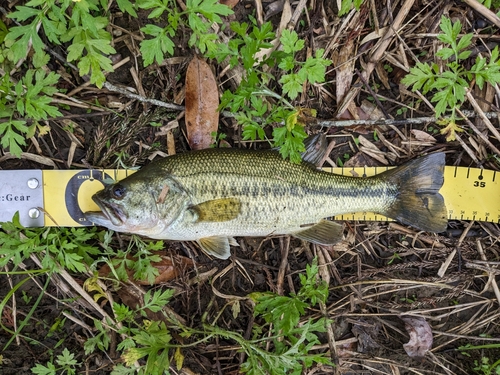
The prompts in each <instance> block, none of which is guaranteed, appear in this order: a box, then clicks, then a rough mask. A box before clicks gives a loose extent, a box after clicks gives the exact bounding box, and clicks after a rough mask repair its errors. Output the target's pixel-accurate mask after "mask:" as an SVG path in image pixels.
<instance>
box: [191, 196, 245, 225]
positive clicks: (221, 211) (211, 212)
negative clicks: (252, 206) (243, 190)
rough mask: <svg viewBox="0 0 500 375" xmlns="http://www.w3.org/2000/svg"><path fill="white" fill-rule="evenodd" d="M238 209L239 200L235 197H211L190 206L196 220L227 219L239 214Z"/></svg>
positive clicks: (213, 220) (214, 220)
mask: <svg viewBox="0 0 500 375" xmlns="http://www.w3.org/2000/svg"><path fill="white" fill-rule="evenodd" d="M240 209H241V202H240V200H239V199H236V198H221V199H213V200H210V201H206V202H203V203H200V204H197V205H196V206H192V207H191V210H193V211H194V212H196V214H197V216H198V220H197V221H198V222H201V221H206V222H222V221H229V220H232V219H234V218H236V217H237V216H238V215H239V214H240Z"/></svg>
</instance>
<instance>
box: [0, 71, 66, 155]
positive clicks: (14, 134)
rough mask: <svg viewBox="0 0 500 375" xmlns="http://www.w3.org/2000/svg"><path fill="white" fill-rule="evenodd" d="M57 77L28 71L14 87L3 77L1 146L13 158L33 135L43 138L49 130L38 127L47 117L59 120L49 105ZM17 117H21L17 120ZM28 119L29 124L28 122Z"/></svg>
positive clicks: (8, 79) (10, 81) (19, 153)
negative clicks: (36, 133) (12, 155)
mask: <svg viewBox="0 0 500 375" xmlns="http://www.w3.org/2000/svg"><path fill="white" fill-rule="evenodd" d="M58 80H59V74H56V73H54V72H50V73H49V74H47V73H45V71H44V70H42V69H29V70H28V71H27V72H26V74H25V75H24V77H23V78H22V79H21V80H20V81H19V82H17V83H15V81H14V80H13V79H12V78H11V77H10V76H9V74H5V75H4V76H3V77H2V78H1V80H0V139H1V141H0V144H1V145H2V147H4V148H9V150H10V152H11V153H12V154H14V155H16V156H20V155H21V151H22V150H21V146H24V145H26V141H25V139H26V138H30V137H33V136H34V135H35V132H36V131H38V132H39V134H42V135H43V134H45V133H46V132H47V131H48V127H47V126H45V125H42V124H41V123H40V121H41V120H47V119H48V118H49V117H57V116H61V113H60V112H59V110H58V109H57V107H55V106H53V105H51V104H50V102H51V100H52V99H51V97H52V96H53V95H54V94H55V93H56V92H57V88H56V87H55V86H54V85H55V84H56V83H57V81H58ZM19 116H20V117H19ZM28 119H29V120H28Z"/></svg>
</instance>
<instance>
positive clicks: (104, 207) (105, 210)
mask: <svg viewBox="0 0 500 375" xmlns="http://www.w3.org/2000/svg"><path fill="white" fill-rule="evenodd" d="M92 200H93V201H94V202H95V203H96V204H97V206H98V207H99V208H100V209H101V211H102V212H87V213H86V215H88V216H90V218H89V217H87V219H89V220H91V221H94V220H95V221H94V222H95V223H96V224H100V223H101V222H102V221H104V220H103V219H107V220H109V221H111V223H112V224H113V225H114V226H116V227H119V226H122V225H123V224H124V223H125V213H124V212H123V210H122V209H121V208H120V207H118V206H116V205H114V204H112V203H108V202H106V201H103V200H101V199H100V198H99V197H97V196H96V195H94V196H93V197H92Z"/></svg>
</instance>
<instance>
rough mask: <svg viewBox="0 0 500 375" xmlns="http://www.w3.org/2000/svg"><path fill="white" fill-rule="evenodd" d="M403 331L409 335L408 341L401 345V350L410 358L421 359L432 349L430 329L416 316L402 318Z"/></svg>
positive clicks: (427, 324)
mask: <svg viewBox="0 0 500 375" xmlns="http://www.w3.org/2000/svg"><path fill="white" fill-rule="evenodd" d="M401 320H402V321H403V322H405V329H406V331H407V332H408V334H409V335H410V341H408V342H407V343H406V344H403V348H404V349H405V351H406V354H408V355H409V356H410V357H412V358H423V357H424V356H425V354H426V353H427V352H428V351H429V350H430V349H431V348H432V342H433V337H432V329H431V326H430V325H429V323H427V321H426V320H425V319H424V318H421V317H418V316H402V317H401Z"/></svg>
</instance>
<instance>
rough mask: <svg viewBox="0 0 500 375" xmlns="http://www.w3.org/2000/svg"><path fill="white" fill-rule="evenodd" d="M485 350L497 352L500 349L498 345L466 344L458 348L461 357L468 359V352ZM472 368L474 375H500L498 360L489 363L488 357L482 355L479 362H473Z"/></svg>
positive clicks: (499, 362)
mask: <svg viewBox="0 0 500 375" xmlns="http://www.w3.org/2000/svg"><path fill="white" fill-rule="evenodd" d="M485 349H486V350H487V349H493V350H496V351H498V349H500V344H485V345H471V344H467V345H464V346H461V347H459V348H458V351H460V352H461V353H462V354H463V355H465V356H467V357H470V355H469V353H467V352H468V351H469V350H485ZM474 366H475V367H474V368H473V370H474V371H475V372H476V374H480V375H500V359H497V360H495V362H493V363H491V360H490V358H489V357H488V356H486V355H482V356H481V360H480V361H478V360H474Z"/></svg>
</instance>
